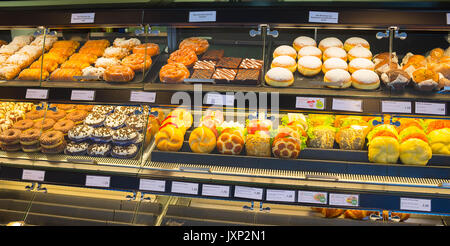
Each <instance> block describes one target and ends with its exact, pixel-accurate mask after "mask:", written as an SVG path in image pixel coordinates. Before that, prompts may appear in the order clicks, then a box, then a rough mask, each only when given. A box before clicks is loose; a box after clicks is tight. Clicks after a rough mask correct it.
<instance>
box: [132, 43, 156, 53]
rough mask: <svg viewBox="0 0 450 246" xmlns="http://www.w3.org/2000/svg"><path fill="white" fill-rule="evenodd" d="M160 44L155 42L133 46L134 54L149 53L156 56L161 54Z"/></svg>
mask: <svg viewBox="0 0 450 246" xmlns="http://www.w3.org/2000/svg"><path fill="white" fill-rule="evenodd" d="M159 52H160V51H159V45H157V44H155V43H145V44H140V45H138V46H136V47H134V48H133V54H147V55H149V56H155V55H158V54H159Z"/></svg>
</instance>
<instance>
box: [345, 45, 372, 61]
mask: <svg viewBox="0 0 450 246" xmlns="http://www.w3.org/2000/svg"><path fill="white" fill-rule="evenodd" d="M355 58H366V59H369V60H372V52H371V51H370V50H368V49H366V48H364V47H361V46H357V47H355V48H353V49H351V50H349V51H348V60H349V61H351V60H353V59H355Z"/></svg>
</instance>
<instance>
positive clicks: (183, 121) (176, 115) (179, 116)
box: [161, 108, 194, 130]
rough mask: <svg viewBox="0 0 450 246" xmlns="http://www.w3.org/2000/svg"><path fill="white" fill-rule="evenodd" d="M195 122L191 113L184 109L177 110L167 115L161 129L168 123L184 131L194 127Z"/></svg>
mask: <svg viewBox="0 0 450 246" xmlns="http://www.w3.org/2000/svg"><path fill="white" fill-rule="evenodd" d="M193 121H194V120H193V116H192V114H191V113H190V112H188V111H187V110H186V109H183V108H177V109H174V110H172V111H171V112H170V113H169V114H168V115H167V117H166V118H165V119H164V120H163V121H162V123H161V127H164V125H165V124H166V123H172V124H175V125H176V126H177V127H178V128H184V130H186V129H189V128H190V127H191V126H192V123H193Z"/></svg>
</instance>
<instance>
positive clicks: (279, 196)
mask: <svg viewBox="0 0 450 246" xmlns="http://www.w3.org/2000/svg"><path fill="white" fill-rule="evenodd" d="M266 200H267V201H275V202H295V191H293V190H269V189H268V190H267V191H266Z"/></svg>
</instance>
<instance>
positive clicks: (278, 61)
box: [270, 56, 297, 72]
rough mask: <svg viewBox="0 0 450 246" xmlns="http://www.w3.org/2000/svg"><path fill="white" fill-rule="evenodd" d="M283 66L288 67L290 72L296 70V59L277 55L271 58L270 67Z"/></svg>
mask: <svg viewBox="0 0 450 246" xmlns="http://www.w3.org/2000/svg"><path fill="white" fill-rule="evenodd" d="M274 67H283V68H287V69H289V71H291V72H295V70H297V61H295V59H294V58H292V57H291V56H277V57H275V58H274V59H273V61H272V64H271V65H270V68H274Z"/></svg>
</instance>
